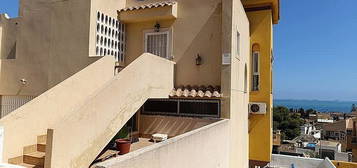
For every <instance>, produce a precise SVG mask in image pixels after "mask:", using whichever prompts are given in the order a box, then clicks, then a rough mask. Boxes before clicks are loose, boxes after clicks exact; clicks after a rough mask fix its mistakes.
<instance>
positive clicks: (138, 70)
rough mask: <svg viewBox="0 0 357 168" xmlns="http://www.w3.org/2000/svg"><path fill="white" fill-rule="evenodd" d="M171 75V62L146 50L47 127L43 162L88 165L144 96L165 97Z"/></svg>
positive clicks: (71, 167) (60, 167) (56, 167)
mask: <svg viewBox="0 0 357 168" xmlns="http://www.w3.org/2000/svg"><path fill="white" fill-rule="evenodd" d="M151 66H154V67H160V69H159V68H150V67H151ZM157 76H160V78H157ZM173 76H174V63H173V62H171V61H168V60H166V59H163V58H159V57H157V56H155V55H152V54H147V53H145V54H143V55H142V56H140V57H139V58H138V59H136V60H135V61H134V62H132V64H130V65H129V66H128V67H126V68H125V69H124V70H122V71H121V72H120V73H119V74H118V75H116V76H115V77H114V79H112V80H111V81H110V82H109V83H107V84H105V85H104V86H103V87H102V88H101V89H100V90H98V91H97V92H96V93H95V94H92V95H90V96H88V97H87V100H86V101H85V102H84V103H83V104H82V105H81V106H77V107H76V108H75V109H74V110H72V111H71V113H70V114H71V115H68V116H67V117H64V118H62V119H61V121H60V122H56V123H55V125H52V126H51V127H49V128H51V129H52V130H53V141H52V153H51V157H52V158H51V159H48V158H46V159H47V162H51V163H46V164H50V165H51V168H64V167H66V168H79V167H89V166H90V164H91V163H92V161H93V160H94V159H95V158H96V156H97V155H98V154H99V153H100V152H101V151H102V150H103V148H104V147H105V146H106V145H107V144H108V142H109V141H110V140H111V139H112V138H113V137H114V135H115V134H116V133H117V132H118V131H119V130H120V128H122V127H123V126H124V124H125V123H126V122H127V121H128V120H129V119H130V118H131V117H132V116H133V115H134V114H135V113H136V111H137V110H138V109H139V108H140V107H141V106H142V105H143V104H144V103H145V101H146V100H147V99H149V98H167V97H168V94H169V93H170V91H171V90H172V88H173ZM76 135H79V136H76ZM69 149H70V150H69ZM46 150H47V149H46Z"/></svg>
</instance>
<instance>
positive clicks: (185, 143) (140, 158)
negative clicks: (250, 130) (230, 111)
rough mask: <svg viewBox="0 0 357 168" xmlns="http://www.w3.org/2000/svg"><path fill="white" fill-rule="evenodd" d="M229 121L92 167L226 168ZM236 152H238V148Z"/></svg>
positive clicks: (213, 124) (223, 121)
mask: <svg viewBox="0 0 357 168" xmlns="http://www.w3.org/2000/svg"><path fill="white" fill-rule="evenodd" d="M229 128H230V125H229V120H221V121H218V122H215V123H212V124H209V125H207V126H204V127H201V128H198V129H196V130H193V131H190V132H187V133H185V134H182V135H179V136H177V137H174V138H171V139H168V140H167V141H164V142H161V143H157V144H154V145H151V146H148V147H146V148H142V149H139V150H137V151H134V152H132V153H128V154H126V155H124V156H121V157H117V158H113V159H110V160H107V161H104V162H102V163H98V164H96V165H95V166H94V167H95V168H119V167H120V168H142V167H143V165H145V166H144V167H145V168H167V167H170V168H183V167H184V168H197V167H204V168H218V167H222V168H224V167H229V143H228V141H229V136H230V135H229ZM237 150H239V149H237Z"/></svg>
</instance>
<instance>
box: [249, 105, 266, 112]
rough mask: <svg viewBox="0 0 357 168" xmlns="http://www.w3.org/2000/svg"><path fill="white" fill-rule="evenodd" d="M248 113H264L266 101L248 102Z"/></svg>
mask: <svg viewBox="0 0 357 168" xmlns="http://www.w3.org/2000/svg"><path fill="white" fill-rule="evenodd" d="M248 110H249V113H250V114H266V113H267V104H266V103H257V102H250V103H249V109H248Z"/></svg>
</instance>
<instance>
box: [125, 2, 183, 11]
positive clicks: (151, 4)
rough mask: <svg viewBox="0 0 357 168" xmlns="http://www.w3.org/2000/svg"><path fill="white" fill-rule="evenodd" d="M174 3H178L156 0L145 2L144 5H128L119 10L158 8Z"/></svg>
mask: <svg viewBox="0 0 357 168" xmlns="http://www.w3.org/2000/svg"><path fill="white" fill-rule="evenodd" d="M174 4H176V1H163V2H155V3H150V4H144V5H139V6H132V7H127V8H124V9H120V10H119V12H123V11H133V10H139V9H150V8H158V7H164V6H172V5H174Z"/></svg>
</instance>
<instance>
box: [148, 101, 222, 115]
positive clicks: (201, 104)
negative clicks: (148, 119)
mask: <svg viewBox="0 0 357 168" xmlns="http://www.w3.org/2000/svg"><path fill="white" fill-rule="evenodd" d="M142 114H149V115H174V116H191V117H217V118H219V117H220V100H214V99H212V100H188V99H149V100H148V101H146V102H145V104H144V105H143V108H142Z"/></svg>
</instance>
